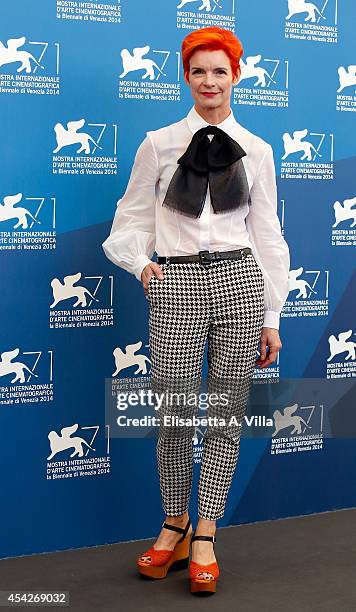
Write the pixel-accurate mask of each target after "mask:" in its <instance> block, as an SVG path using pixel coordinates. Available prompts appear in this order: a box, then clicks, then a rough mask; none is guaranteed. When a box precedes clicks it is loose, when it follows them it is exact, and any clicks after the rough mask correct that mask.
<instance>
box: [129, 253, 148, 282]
mask: <svg viewBox="0 0 356 612" xmlns="http://www.w3.org/2000/svg"><path fill="white" fill-rule="evenodd" d="M149 263H152V260H151V259H150V258H149V257H147V255H137V257H136V259H135V261H134V264H133V273H134V275H135V276H136V278H137V280H139V281H140V282H142V281H141V274H142V270H143V269H144V268H145V267H146V266H147V264H149Z"/></svg>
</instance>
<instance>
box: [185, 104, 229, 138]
mask: <svg viewBox="0 0 356 612" xmlns="http://www.w3.org/2000/svg"><path fill="white" fill-rule="evenodd" d="M187 122H188V126H189V129H190V130H191V132H192V133H193V134H195V132H197V131H198V130H200V128H203V127H206V126H207V125H210V124H209V123H208V122H207V121H205V119H203V117H201V116H200V115H199V113H197V111H196V110H195V107H194V106H193V107H192V108H191V109H190V111H189V113H188V115H187ZM236 126H237V121H236V119H235V117H234V114H233V112H232V110H231V111H230V115H229V116H228V117H226V119H224V121H222V122H221V123H218V125H217V126H216V127H218V128H220V129H221V130H223V131H224V132H226V133H227V134H228V135H229V136H231V137H233V133H234V132H235V130H236Z"/></svg>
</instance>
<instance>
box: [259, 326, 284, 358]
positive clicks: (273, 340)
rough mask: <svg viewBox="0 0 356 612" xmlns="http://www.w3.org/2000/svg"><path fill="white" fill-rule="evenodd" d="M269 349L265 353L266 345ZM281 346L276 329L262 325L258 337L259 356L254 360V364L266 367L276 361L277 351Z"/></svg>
mask: <svg viewBox="0 0 356 612" xmlns="http://www.w3.org/2000/svg"><path fill="white" fill-rule="evenodd" d="M267 346H268V348H269V351H268V353H267V349H266V347H267ZM281 348H282V342H281V339H280V337H279V331H278V329H274V328H273V327H262V333H261V339H260V357H259V359H257V360H256V365H258V366H259V367H260V368H267V367H268V366H269V365H270V364H271V363H273V362H274V361H276V359H277V355H278V351H280V350H281Z"/></svg>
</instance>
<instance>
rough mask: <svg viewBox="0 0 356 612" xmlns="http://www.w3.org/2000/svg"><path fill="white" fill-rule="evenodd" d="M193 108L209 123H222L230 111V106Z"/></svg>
mask: <svg viewBox="0 0 356 612" xmlns="http://www.w3.org/2000/svg"><path fill="white" fill-rule="evenodd" d="M195 110H196V112H197V113H198V115H200V117H202V119H204V121H206V122H207V123H209V125H218V124H219V123H222V121H224V120H225V119H227V118H228V116H229V115H230V113H231V108H230V107H228V108H197V107H196V106H195Z"/></svg>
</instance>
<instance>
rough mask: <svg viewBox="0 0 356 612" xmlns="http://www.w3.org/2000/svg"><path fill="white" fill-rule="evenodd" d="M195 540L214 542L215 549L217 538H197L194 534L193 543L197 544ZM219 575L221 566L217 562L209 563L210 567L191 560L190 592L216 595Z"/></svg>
mask: <svg viewBox="0 0 356 612" xmlns="http://www.w3.org/2000/svg"><path fill="white" fill-rule="evenodd" d="M195 540H204V541H207V542H212V543H213V547H214V544H215V542H216V538H215V536H197V535H195V534H194V535H193V536H192V538H191V543H193V542H195ZM219 574H220V572H219V566H218V564H217V562H216V561H214V563H209V565H201V564H200V563H196V562H195V561H193V560H191V561H190V566H189V578H190V592H191V593H215V592H216V583H217V580H218V578H219Z"/></svg>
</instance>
